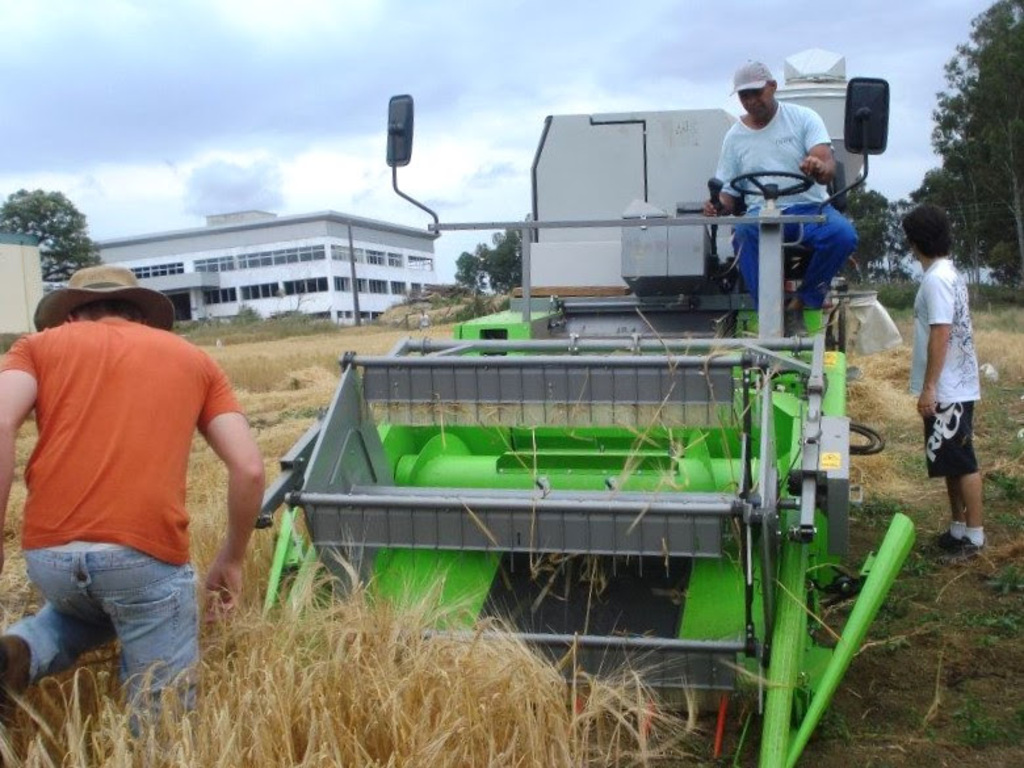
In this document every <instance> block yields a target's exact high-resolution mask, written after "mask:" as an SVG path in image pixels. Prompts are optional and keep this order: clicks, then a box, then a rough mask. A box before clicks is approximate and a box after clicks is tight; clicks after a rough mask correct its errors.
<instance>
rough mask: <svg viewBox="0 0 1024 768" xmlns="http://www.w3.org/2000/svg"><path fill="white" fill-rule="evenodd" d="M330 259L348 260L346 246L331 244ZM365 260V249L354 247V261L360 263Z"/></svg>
mask: <svg viewBox="0 0 1024 768" xmlns="http://www.w3.org/2000/svg"><path fill="white" fill-rule="evenodd" d="M331 259H332V260H333V261H348V248H346V247H345V246H331ZM366 260H367V254H366V251H364V250H362V249H361V248H356V249H355V262H356V263H357V264H361V263H362V262H365V261H366Z"/></svg>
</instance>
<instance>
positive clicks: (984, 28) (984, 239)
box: [925, 0, 1024, 283]
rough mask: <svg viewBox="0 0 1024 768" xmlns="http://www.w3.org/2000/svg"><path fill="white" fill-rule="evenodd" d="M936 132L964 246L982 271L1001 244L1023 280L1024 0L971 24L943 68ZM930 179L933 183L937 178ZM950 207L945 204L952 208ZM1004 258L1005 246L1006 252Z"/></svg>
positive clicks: (1007, 2) (1005, 2) (1001, 5)
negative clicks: (966, 40)
mask: <svg viewBox="0 0 1024 768" xmlns="http://www.w3.org/2000/svg"><path fill="white" fill-rule="evenodd" d="M946 83H947V85H948V91H947V92H945V93H941V94H939V101H938V107H937V108H936V110H935V115H934V117H935V123H936V127H935V130H934V132H933V134H932V143H933V146H934V147H935V150H936V151H937V152H938V153H939V155H940V156H941V157H942V161H943V166H942V170H943V171H944V172H945V173H946V174H948V178H947V179H944V180H942V181H943V182H944V184H946V185H947V186H946V187H945V189H943V190H936V189H933V190H931V195H929V196H928V197H926V198H925V199H934V196H935V195H936V194H937V193H938V192H940V191H941V192H944V193H945V194H947V195H949V194H952V195H955V197H956V199H957V200H959V201H960V211H959V214H958V215H955V216H954V220H955V221H957V223H958V226H959V228H962V229H964V231H961V233H960V239H961V242H963V243H971V244H973V245H974V246H976V248H977V251H976V252H975V253H973V254H971V256H970V258H971V259H972V260H973V261H974V262H975V264H976V265H977V266H978V267H979V268H980V265H981V262H982V256H983V255H984V256H985V257H986V258H987V256H988V255H989V254H992V253H994V252H995V251H996V249H997V248H998V247H999V245H1000V244H1001V243H1004V242H1006V241H1009V244H1010V245H1011V246H1012V249H1013V250H1014V251H1015V252H1016V254H1017V259H1016V260H1015V262H1014V263H1013V264H1012V266H1013V268H1012V270H1009V271H1010V273H1012V275H1011V276H1012V278H1013V279H1014V280H1015V281H1016V282H1018V283H1020V282H1021V281H1024V100H1022V99H1021V98H1020V94H1021V93H1022V92H1024V0H998V1H997V2H995V3H993V4H992V6H991V7H990V8H989V9H988V10H987V11H985V12H984V13H982V14H981V15H980V16H978V17H976V18H975V19H974V21H973V22H972V30H971V39H970V42H969V43H966V44H964V45H960V46H958V47H957V53H956V56H954V58H953V59H952V60H951V61H950V62H949V63H948V64H947V65H946ZM932 181H935V180H934V179H933V180H932ZM947 207H949V206H948V204H947ZM1000 251H1001V252H1003V253H1005V251H1006V248H1005V247H1004V248H1001V249H1000Z"/></svg>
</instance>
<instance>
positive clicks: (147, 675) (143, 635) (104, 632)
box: [7, 547, 199, 729]
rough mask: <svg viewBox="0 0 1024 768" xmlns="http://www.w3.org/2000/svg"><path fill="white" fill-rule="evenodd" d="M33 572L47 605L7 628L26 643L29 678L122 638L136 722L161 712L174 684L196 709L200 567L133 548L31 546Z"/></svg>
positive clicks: (27, 557) (186, 703)
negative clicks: (162, 698)
mask: <svg viewBox="0 0 1024 768" xmlns="http://www.w3.org/2000/svg"><path fill="white" fill-rule="evenodd" d="M25 561H26V563H27V565H28V576H29V579H31V581H32V583H33V584H34V585H35V586H36V587H37V588H38V589H39V590H40V591H41V592H42V593H43V595H44V597H45V598H46V605H44V606H43V608H42V610H40V611H39V613H37V614H36V615H34V616H28V617H26V618H24V619H22V620H21V621H19V622H17V623H16V624H15V625H14V626H12V627H10V628H9V629H8V630H7V633H8V634H12V635H17V636H18V637H20V638H22V639H23V640H24V641H25V642H26V643H28V646H29V649H30V651H31V654H32V661H31V667H30V680H31V682H35V681H36V680H38V679H39V678H41V677H45V676H46V675H52V674H55V673H57V672H60V671H61V670H64V669H67V668H68V667H70V666H71V665H72V664H74V662H75V660H76V659H77V658H78V657H79V656H80V655H81V654H83V653H85V652H86V651H88V650H90V649H92V648H95V647H97V646H99V645H103V644H104V643H107V642H110V641H111V640H114V639H115V638H116V639H118V640H120V641H121V670H120V677H121V682H122V683H123V684H125V685H126V686H127V689H128V700H129V702H130V705H131V707H132V713H133V714H132V726H133V729H135V728H136V727H137V717H138V716H139V715H147V714H156V713H158V712H159V710H160V692H161V691H163V690H164V689H166V688H171V689H172V690H174V692H175V693H176V694H177V695H178V697H179V702H180V704H181V705H182V706H184V707H185V708H187V709H191V708H193V707H194V706H195V672H194V668H195V665H196V663H197V662H198V660H199V608H198V604H197V597H196V578H195V572H194V571H193V570H192V567H191V566H190V565H187V564H186V565H170V564H168V563H164V562H162V561H160V560H156V559H154V558H152V557H150V556H149V555H146V554H143V553H142V552H139V551H137V550H134V549H130V548H128V547H116V548H112V549H103V550H92V551H80V552H74V551H71V552H69V551H60V550H52V549H33V550H26V551H25Z"/></svg>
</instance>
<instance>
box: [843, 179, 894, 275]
mask: <svg viewBox="0 0 1024 768" xmlns="http://www.w3.org/2000/svg"><path fill="white" fill-rule="evenodd" d="M846 215H847V217H849V219H850V220H851V221H852V222H853V225H854V226H855V227H856V228H857V236H858V239H859V242H858V245H857V253H856V260H857V265H858V268H859V270H860V271H861V272H862V273H865V274H868V275H872V276H877V275H876V273H878V272H880V271H881V270H880V268H879V265H882V264H883V263H884V262H885V260H886V257H887V256H888V238H887V232H888V229H889V200H888V198H886V196H885V195H883V194H882V193H880V192H875V191H874V190H867V189H865V188H864V187H857V188H856V189H854V190H853V191H852V192H850V194H849V197H848V198H847V203H846Z"/></svg>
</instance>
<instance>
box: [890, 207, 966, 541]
mask: <svg viewBox="0 0 1024 768" xmlns="http://www.w3.org/2000/svg"><path fill="white" fill-rule="evenodd" d="M903 232H904V233H905V234H906V236H907V241H908V243H909V244H910V248H911V250H912V251H913V253H914V256H915V257H917V260H918V261H919V262H920V263H921V267H922V268H923V269H924V277H923V278H922V280H921V287H920V288H919V289H918V291H917V297H916V298H915V299H914V356H913V361H912V364H911V370H910V391H911V392H912V393H913V394H915V395H918V400H917V411H918V413H920V414H921V417H922V418H923V419H924V437H925V463H926V465H927V467H928V476H929V477H942V478H945V480H946V492H947V495H948V496H949V505H950V512H951V514H952V522H951V523H950V526H949V530H947V531H943V532H942V533H941V534H940V535H939V537H938V540H937V544H938V546H939V548H940V549H942V550H944V551H946V552H948V553H949V556H950V559H951V560H963V559H966V558H969V557H973V556H974V555H976V554H978V552H979V551H980V550H981V548H982V547H984V546H985V530H984V528H983V523H982V489H981V474H980V473H979V472H978V459H977V457H976V456H975V454H974V442H973V432H974V429H973V421H974V403H975V401H977V400H980V399H981V384H980V380H979V378H978V357H977V354H976V352H975V349H974V333H973V330H972V328H971V315H970V308H969V306H968V301H967V284H966V283H965V282H964V279H963V277H962V276H961V275H960V273H959V272H957V270H956V268H955V267H954V266H953V262H952V261H951V260H950V258H949V252H950V249H951V237H950V227H949V219H948V218H947V216H946V212H945V211H943V210H942V209H941V208H939V207H937V206H934V205H921V206H918V207H917V208H915V209H914V210H913V211H911V212H910V213H909V214H907V216H906V217H905V218H904V219H903Z"/></svg>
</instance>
